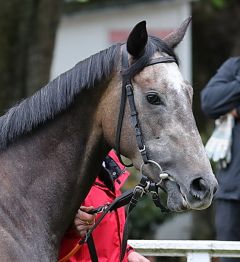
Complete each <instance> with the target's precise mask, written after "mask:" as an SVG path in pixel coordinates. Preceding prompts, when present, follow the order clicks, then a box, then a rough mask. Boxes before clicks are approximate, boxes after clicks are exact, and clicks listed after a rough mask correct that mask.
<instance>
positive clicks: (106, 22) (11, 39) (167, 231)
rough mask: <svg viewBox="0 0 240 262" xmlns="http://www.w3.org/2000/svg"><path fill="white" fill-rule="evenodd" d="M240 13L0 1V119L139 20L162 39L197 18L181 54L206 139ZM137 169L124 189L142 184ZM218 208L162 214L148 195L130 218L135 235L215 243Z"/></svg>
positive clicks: (208, 0)
mask: <svg viewBox="0 0 240 262" xmlns="http://www.w3.org/2000/svg"><path fill="white" fill-rule="evenodd" d="M239 14H240V1H239V0H194V1H190V0H145V1H144V0H65V1H64V0H51V1H49V0H22V1H18V0H8V1H0V114H3V113H4V112H5V111H6V110H7V109H8V108H9V107H11V106H12V105H13V104H15V103H16V102H17V101H19V100H21V99H23V98H24V97H26V96H29V95H31V94H33V93H34V92H35V91H36V90H38V89H39V88H41V87H43V86H44V85H45V84H46V83H48V82H49V80H51V79H53V78H55V77H56V76H58V75H59V74H60V73H62V72H64V71H66V70H68V69H70V68H71V67H73V66H74V65H75V64H76V63H77V62H78V61H81V60H83V59H84V58H86V57H88V56H90V55H91V54H94V53H96V52H99V51H100V50H102V49H105V48H107V47H108V46H110V45H112V44H113V43H116V42H124V41H125V40H126V38H127V36H128V33H129V32H130V31H131V29H132V28H133V26H134V25H135V24H136V23H138V22H139V21H142V20H146V21H147V27H148V31H149V32H150V34H152V35H156V36H158V37H160V38H161V37H164V36H165V35H166V34H168V33H169V32H171V31H172V30H173V29H175V28H176V27H178V26H179V25H180V23H181V22H182V21H183V20H184V19H186V18H187V17H188V16H190V15H192V17H193V21H192V24H191V28H190V29H189V30H188V32H187V34H186V36H185V38H184V40H183V42H182V43H181V44H180V45H179V46H178V47H177V49H176V53H177V55H178V56H179V58H180V69H181V71H182V73H183V75H184V77H185V78H186V79H187V80H188V81H190V82H191V83H192V84H193V87H194V103H193V110H194V114H195V118H196V122H197V125H198V128H199V130H200V133H201V136H202V139H203V141H206V139H207V138H208V137H209V134H210V132H211V130H212V128H213V123H212V122H211V121H210V120H208V119H206V117H205V116H204V115H203V114H202V112H201V109H200V99H199V93H200V91H201V89H202V88H203V87H204V86H205V84H206V83H207V82H208V80H209V79H210V77H211V76H212V75H213V74H214V73H215V72H216V70H217V68H218V67H219V66H220V65H221V64H222V63H223V62H224V60H225V59H227V58H228V57H230V56H234V55H240V27H239V24H240V15H239ZM131 171H132V173H133V176H132V177H131V178H130V180H129V182H128V184H127V185H126V188H129V187H131V186H133V185H135V184H136V180H138V179H139V178H138V177H137V174H135V171H134V170H131ZM213 208H214V204H213V205H212V206H211V207H210V208H208V209H207V210H204V211H196V212H195V211H194V212H187V213H181V214H177V213H176V214H161V213H160V212H159V210H157V209H156V208H155V207H154V206H153V204H152V202H151V201H150V199H149V198H147V197H145V198H144V199H143V201H141V202H139V204H138V206H137V208H136V210H135V211H134V212H133V214H132V215H131V221H130V238H134V239H214V237H215V236H214V227H213V215H212V214H213ZM133 224H134V227H133ZM159 261H170V260H159ZM171 261H173V260H171ZM174 261H177V260H174Z"/></svg>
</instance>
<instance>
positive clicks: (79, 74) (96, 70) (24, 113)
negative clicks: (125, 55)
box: [0, 37, 176, 150]
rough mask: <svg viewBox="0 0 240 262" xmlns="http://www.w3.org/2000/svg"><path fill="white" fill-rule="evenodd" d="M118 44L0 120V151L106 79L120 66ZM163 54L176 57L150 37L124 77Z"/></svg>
mask: <svg viewBox="0 0 240 262" xmlns="http://www.w3.org/2000/svg"><path fill="white" fill-rule="evenodd" d="M120 49H121V44H116V45H113V46H111V47H109V48H108V49H106V50H103V51H101V52H99V53H97V54H95V55H93V56H91V57H89V58H87V59H85V60H83V61H82V62H79V63H78V64H76V65H75V66H74V67H73V68H72V69H70V70H68V71H66V72H65V73H63V74H61V75H60V76H58V77H57V78H56V79H54V80H53V81H51V82H49V83H48V84H47V85H46V86H44V87H43V88H41V89H40V90H39V91H37V92H36V93H35V94H34V95H33V96H31V97H29V98H26V99H25V100H23V101H22V102H20V103H19V104H17V105H16V106H14V107H12V108H10V109H9V110H8V112H7V113H6V114H5V115H3V116H2V117H0V150H1V149H4V148H5V147H6V146H7V145H8V144H9V143H10V142H11V141H13V140H14V139H16V138H17V137H19V136H21V135H23V134H26V133H28V132H31V131H32V130H33V129H34V128H36V127H37V126H39V125H41V124H43V123H45V122H46V121H47V120H50V119H53V118H54V117H55V116H56V115H57V114H59V113H60V112H63V111H64V110H66V109H67V108H68V107H69V106H70V105H71V104H72V103H73V101H74V98H75V97H76V95H77V94H79V93H80V92H81V90H83V89H86V88H91V87H94V86H95V85H96V84H97V83H99V82H101V81H102V80H104V79H107V78H109V77H110V75H111V74H112V72H113V70H114V69H115V67H116V65H117V64H118V63H119V54H120ZM156 51H160V52H164V53H167V54H168V55H171V56H173V57H175V58H176V56H175V54H174V53H173V51H172V50H171V49H170V48H169V47H168V46H167V45H166V44H165V43H164V42H163V41H161V40H160V39H157V38H155V37H149V40H148V44H147V46H146V50H145V53H144V55H143V56H142V57H141V58H140V59H138V60H137V61H136V63H134V64H133V65H132V66H131V67H130V68H129V69H128V70H126V71H124V72H123V73H124V74H128V75H129V76H130V77H132V76H134V75H135V74H137V73H138V72H139V71H141V70H142V69H143V68H144V67H145V66H146V64H147V63H148V61H149V59H150V58H151V57H152V55H153V54H154V53H155V52H156Z"/></svg>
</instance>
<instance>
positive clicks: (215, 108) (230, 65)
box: [201, 57, 240, 119]
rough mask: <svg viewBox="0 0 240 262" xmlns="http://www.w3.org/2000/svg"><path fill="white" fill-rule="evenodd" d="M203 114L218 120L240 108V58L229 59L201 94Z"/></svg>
mask: <svg viewBox="0 0 240 262" xmlns="http://www.w3.org/2000/svg"><path fill="white" fill-rule="evenodd" d="M201 105H202V110H203V112H204V113H205V114H206V115H208V116H210V117H211V118H215V119H216V118H218V117H219V116H221V115H224V114H226V113H228V112H230V111H232V110H233V109H235V108H237V109H238V107H239V106H240V57H233V58H229V59H228V60H227V61H226V62H225V63H224V64H223V65H222V66H221V67H220V68H219V70H218V71H217V73H216V74H215V75H214V76H213V77H212V79H211V80H210V81H209V82H208V84H207V86H206V87H205V88H204V89H203V90H202V92H201Z"/></svg>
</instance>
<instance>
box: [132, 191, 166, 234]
mask: <svg viewBox="0 0 240 262" xmlns="http://www.w3.org/2000/svg"><path fill="white" fill-rule="evenodd" d="M169 216H171V214H170V213H162V212H161V210H160V209H159V208H157V207H156V206H155V205H154V203H153V201H152V199H151V197H150V196H144V197H143V198H142V199H141V200H139V202H138V204H137V206H136V207H135V209H133V211H132V212H131V214H130V217H129V239H153V237H154V231H155V230H156V228H157V226H159V224H161V223H163V221H164V220H166V219H167V218H168V217H169Z"/></svg>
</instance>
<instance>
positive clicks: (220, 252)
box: [128, 240, 240, 262]
mask: <svg viewBox="0 0 240 262" xmlns="http://www.w3.org/2000/svg"><path fill="white" fill-rule="evenodd" d="M128 243H129V244H130V245H131V246H132V247H134V248H135V250H136V251H138V252H139V253H141V254H143V255H146V256H171V257H178V256H185V257H187V262H210V261H211V257H240V241H212V240H211V241H210V240H129V241H128Z"/></svg>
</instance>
